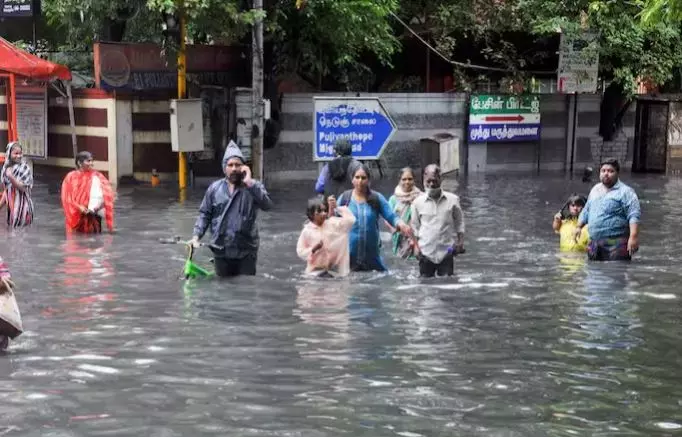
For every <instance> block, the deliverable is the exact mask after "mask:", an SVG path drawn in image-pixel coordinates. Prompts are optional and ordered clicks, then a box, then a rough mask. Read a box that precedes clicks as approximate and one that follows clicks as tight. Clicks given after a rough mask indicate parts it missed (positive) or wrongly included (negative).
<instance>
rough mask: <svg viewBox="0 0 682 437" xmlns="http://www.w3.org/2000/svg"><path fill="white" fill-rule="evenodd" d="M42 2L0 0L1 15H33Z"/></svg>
mask: <svg viewBox="0 0 682 437" xmlns="http://www.w3.org/2000/svg"><path fill="white" fill-rule="evenodd" d="M39 4H40V3H39V2H37V1H35V0H0V17H2V18H16V17H32V16H33V15H34V14H35V13H36V10H35V9H37V8H35V7H34V6H36V5H39Z"/></svg>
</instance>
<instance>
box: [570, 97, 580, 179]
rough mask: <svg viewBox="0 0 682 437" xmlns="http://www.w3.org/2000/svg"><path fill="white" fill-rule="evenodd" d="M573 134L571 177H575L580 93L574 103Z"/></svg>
mask: <svg viewBox="0 0 682 437" xmlns="http://www.w3.org/2000/svg"><path fill="white" fill-rule="evenodd" d="M572 130H573V134H572V135H571V138H572V141H571V143H572V144H571V167H570V168H571V177H573V164H574V163H575V145H576V143H577V142H578V139H577V138H576V137H575V136H576V132H577V130H578V93H577V92H576V93H575V101H574V103H573V128H572Z"/></svg>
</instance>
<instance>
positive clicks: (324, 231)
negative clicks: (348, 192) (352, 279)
mask: <svg viewBox="0 0 682 437" xmlns="http://www.w3.org/2000/svg"><path fill="white" fill-rule="evenodd" d="M337 211H338V212H339V213H340V214H341V217H329V218H328V219H327V220H325V222H324V223H323V224H322V226H317V225H316V224H314V223H312V222H310V221H308V222H306V223H305V225H303V231H301V236H300V237H299V238H298V244H297V245H296V252H297V253H298V256H299V257H300V258H301V259H302V260H303V261H307V263H308V265H307V267H306V270H305V272H306V273H307V274H311V275H320V274H322V273H329V274H330V275H332V276H335V277H341V276H348V274H349V273H350V254H349V252H348V249H349V243H348V235H349V233H350V230H351V228H352V227H353V224H354V223H355V216H354V215H353V213H352V212H350V210H349V209H348V208H339V209H338V210H337ZM320 241H322V248H321V249H320V250H318V251H317V252H315V253H312V250H313V247H315V245H316V244H317V243H319V242H320Z"/></svg>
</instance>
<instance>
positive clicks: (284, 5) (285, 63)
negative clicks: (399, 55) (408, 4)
mask: <svg viewBox="0 0 682 437" xmlns="http://www.w3.org/2000/svg"><path fill="white" fill-rule="evenodd" d="M397 9H398V1H397V0H297V2H295V3H294V2H292V1H291V0H280V1H276V2H273V3H272V4H271V7H270V8H269V9H268V18H269V21H268V23H269V25H268V30H269V32H268V33H269V35H268V37H267V39H268V40H269V41H270V42H271V43H272V44H273V45H274V47H275V56H276V57H277V64H278V69H279V71H280V72H297V73H299V74H300V75H301V77H303V78H304V79H306V80H307V81H308V82H310V83H311V84H314V85H316V86H317V88H318V89H322V88H323V87H324V83H325V79H327V80H331V82H333V83H334V85H341V86H343V87H345V88H346V89H354V88H355V87H356V86H357V85H358V84H357V82H359V81H360V82H361V81H362V79H363V78H365V79H366V78H367V77H368V76H371V73H372V72H371V70H370V68H369V67H368V66H367V64H365V63H363V62H362V58H363V55H366V54H371V55H372V56H373V57H375V58H376V59H378V61H379V62H380V63H382V64H384V65H386V64H389V63H390V60H391V56H392V55H393V54H394V53H395V52H396V51H397V50H399V48H400V46H399V44H398V40H397V39H396V37H395V35H394V32H393V29H392V27H391V23H390V14H392V13H395V12H396V11H397Z"/></svg>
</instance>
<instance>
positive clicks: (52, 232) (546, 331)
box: [0, 175, 682, 437]
mask: <svg viewBox="0 0 682 437" xmlns="http://www.w3.org/2000/svg"><path fill="white" fill-rule="evenodd" d="M625 181H626V182H627V183H630V184H631V185H632V186H633V187H635V188H636V189H637V191H638V193H639V195H640V197H641V201H642V207H643V217H644V225H643V230H642V233H641V243H642V249H641V250H640V252H639V254H638V256H637V257H636V260H635V261H633V262H632V263H631V264H625V263H604V264H588V263H587V262H586V261H585V260H584V259H583V258H582V257H575V256H569V255H560V254H558V253H557V251H556V249H557V246H558V240H557V237H556V236H555V235H554V234H553V233H552V231H551V226H550V225H551V218H552V215H553V214H554V213H555V212H556V210H557V209H558V208H560V206H561V205H562V204H563V200H564V198H565V197H567V195H568V194H570V193H571V192H572V191H582V192H584V193H587V191H588V189H589V186H588V185H586V184H583V183H582V182H580V181H579V180H576V181H569V180H566V179H564V178H563V177H562V176H560V175H542V176H504V177H502V176H497V177H485V178H484V177H479V178H469V180H467V181H462V182H460V184H459V186H458V187H457V188H456V191H457V193H458V194H459V195H460V196H461V197H462V204H463V207H464V212H465V217H466V222H467V234H466V247H467V253H466V254H465V255H463V256H460V257H458V258H457V259H456V263H457V264H456V265H457V274H456V276H455V277H454V278H450V279H433V280H424V281H422V280H420V279H418V278H417V277H416V276H417V268H416V265H415V264H414V263H409V262H406V261H401V260H396V259H394V258H392V257H390V256H389V257H387V258H388V262H389V265H390V267H391V269H392V274H391V275H380V274H354V275H353V276H352V277H351V278H349V279H347V280H340V281H339V280H326V281H323V280H320V281H314V280H308V279H304V278H302V277H301V274H300V273H301V271H302V270H303V262H302V261H300V260H298V259H297V258H296V255H295V244H296V239H297V237H298V232H299V231H300V228H301V225H302V223H303V212H304V208H305V200H306V198H307V197H308V192H304V191H303V190H309V189H310V185H312V182H311V183H310V184H309V185H308V186H305V188H303V187H304V186H303V185H297V186H293V185H292V186H289V187H287V188H281V189H271V193H272V196H273V198H274V200H275V202H276V208H275V210H274V211H272V212H269V213H264V214H262V215H261V235H262V243H261V251H260V259H259V273H258V276H257V277H256V278H238V279H235V280H227V281H216V280H204V281H200V280H197V281H194V282H185V281H182V280H180V279H179V277H180V273H181V269H182V265H183V260H184V252H183V251H184V249H183V247H182V246H180V245H167V244H166V245H164V244H160V243H159V241H158V240H159V238H168V237H172V236H175V235H182V236H189V235H190V233H191V229H192V225H193V222H194V217H195V213H196V208H197V206H198V202H199V201H200V199H201V194H202V192H201V191H202V190H197V191H196V192H192V193H190V195H189V197H188V199H187V200H186V201H185V202H184V203H182V204H180V203H178V202H177V197H176V196H175V194H174V193H173V192H172V190H165V189H153V188H149V187H142V186H139V187H123V188H121V190H120V192H119V196H120V197H119V201H118V204H117V223H116V227H117V232H116V233H115V234H114V235H101V236H97V237H80V238H73V239H66V238H65V236H64V232H63V227H62V215H61V211H60V209H59V206H58V195H57V194H56V191H55V185H48V184H44V185H38V186H37V187H36V189H35V202H36V211H37V214H38V218H37V220H38V222H37V224H36V225H35V226H34V227H33V228H31V229H29V230H20V231H15V232H8V231H7V230H6V229H4V228H2V229H1V230H0V253H1V254H2V255H3V256H4V257H5V259H6V261H7V262H8V263H9V265H10V268H11V271H12V273H13V275H14V278H15V280H16V282H17V284H18V287H19V289H18V292H17V295H18V300H19V304H20V308H21V311H22V313H23V320H24V326H25V329H26V332H25V333H24V334H23V335H22V336H21V337H19V338H18V339H17V341H15V342H13V343H12V345H11V347H10V349H9V351H8V352H7V353H6V354H4V355H2V354H0V405H1V406H0V435H2V436H5V435H7V436H105V435H112V436H113V435H115V436H228V435H229V436H302V437H303V436H311V437H312V436H336V435H351V436H360V435H363V436H403V437H418V436H519V437H521V436H523V437H528V436H658V435H661V436H663V435H673V434H677V433H679V432H682V430H681V428H682V407H681V405H682V368H681V367H680V363H681V356H680V355H681V354H680V350H681V349H680V347H679V342H680V338H682V325H681V324H680V323H679V320H680V318H681V317H682V307H681V305H680V302H681V298H682V288H681V287H680V285H679V284H680V269H679V260H680V256H681V255H682V253H681V252H682V246H681V245H680V244H679V238H680V234H679V232H680V229H681V224H682V220H681V218H680V211H682V182H680V181H677V180H667V179H664V178H662V177H657V176H649V177H647V178H634V179H633V178H632V177H630V176H626V177H625ZM381 186H382V190H381V191H383V192H384V193H387V194H388V193H389V192H390V190H391V187H392V184H391V183H389V182H386V181H384V182H383V183H382V184H381ZM297 187H298V188H297ZM197 256H198V258H197V259H198V260H199V261H200V262H203V263H206V264H208V256H209V254H207V253H203V252H200V253H199V254H198V255H197Z"/></svg>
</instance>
